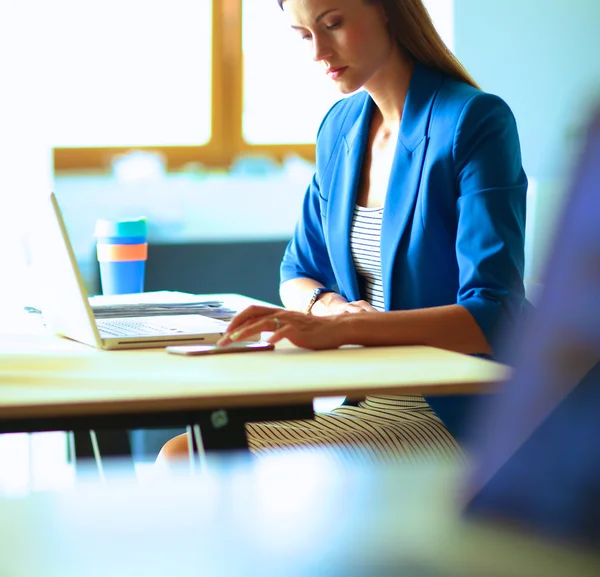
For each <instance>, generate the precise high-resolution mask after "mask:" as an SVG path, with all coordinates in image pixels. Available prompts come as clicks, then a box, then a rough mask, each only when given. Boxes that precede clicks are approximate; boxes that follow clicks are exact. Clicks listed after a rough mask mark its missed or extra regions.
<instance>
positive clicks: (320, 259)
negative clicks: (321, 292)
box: [280, 102, 340, 290]
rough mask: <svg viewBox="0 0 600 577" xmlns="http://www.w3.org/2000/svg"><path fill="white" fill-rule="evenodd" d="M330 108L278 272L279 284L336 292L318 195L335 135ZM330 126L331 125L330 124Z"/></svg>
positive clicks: (321, 127)
mask: <svg viewBox="0 0 600 577" xmlns="http://www.w3.org/2000/svg"><path fill="white" fill-rule="evenodd" d="M339 104H340V102H338V103H337V104H334V105H333V107H332V108H331V109H330V111H329V112H328V113H327V115H326V116H325V118H324V119H323V122H322V123H321V126H320V127H319V132H318V134H317V154H316V157H317V168H316V171H315V174H314V176H313V178H312V181H311V183H310V186H309V187H308V189H307V191H306V194H305V196H304V202H303V205H302V213H301V215H300V219H299V220H298V223H297V224H296V229H295V231H294V236H293V237H292V240H291V241H290V242H289V244H288V246H287V248H286V250H285V253H284V255H283V260H282V263H281V268H280V282H281V283H284V282H286V281H288V280H291V279H294V278H309V279H312V280H315V281H317V282H320V283H321V284H322V285H323V286H325V287H327V288H331V289H334V290H335V288H336V280H335V274H334V272H333V268H332V266H331V259H330V257H329V252H328V249H327V243H326V239H325V234H324V231H323V218H324V215H323V210H324V209H323V208H322V207H321V204H322V203H323V204H326V201H325V199H324V198H323V197H322V195H321V175H322V173H323V171H324V170H326V169H327V165H328V164H329V162H330V160H331V150H330V148H331V146H330V141H331V140H332V138H334V139H335V137H336V135H335V134H334V133H335V132H337V131H334V130H332V127H328V126H327V122H328V119H330V117H331V115H332V112H333V111H334V110H335V109H336V108H337V107H338V106H339ZM330 124H332V125H333V124H334V122H332V121H331V120H330Z"/></svg>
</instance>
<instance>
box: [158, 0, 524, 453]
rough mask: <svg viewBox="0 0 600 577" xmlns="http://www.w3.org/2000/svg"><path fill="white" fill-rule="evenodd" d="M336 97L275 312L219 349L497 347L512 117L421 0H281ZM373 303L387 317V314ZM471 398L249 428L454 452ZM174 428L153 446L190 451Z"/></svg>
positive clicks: (350, 445) (511, 284)
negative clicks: (281, 344)
mask: <svg viewBox="0 0 600 577" xmlns="http://www.w3.org/2000/svg"><path fill="white" fill-rule="evenodd" d="M279 4H280V6H281V7H282V9H283V10H284V12H285V13H286V14H287V16H288V17H289V19H290V21H291V25H292V28H293V29H294V30H295V31H296V32H297V33H298V34H300V35H301V36H302V38H303V39H304V40H305V41H306V42H307V43H308V44H309V45H310V47H311V50H312V55H313V58H314V60H315V61H316V62H318V63H319V64H320V65H321V66H322V67H323V69H324V72H325V73H326V74H327V75H328V76H329V78H330V79H331V80H332V82H334V83H335V84H336V85H337V87H338V88H339V90H340V91H341V92H342V93H344V94H349V93H353V92H356V91H357V90H359V89H360V88H363V89H364V90H363V91H361V92H358V93H357V94H354V95H353V96H350V97H349V98H347V99H343V100H341V101H340V102H338V103H337V104H335V105H334V106H333V107H332V109H331V110H330V111H329V113H328V114H327V116H326V117H325V119H324V121H323V123H322V125H321V128H320V130H319V134H318V137H317V159H316V164H317V168H316V173H315V176H314V178H313V181H312V183H311V185H310V187H309V188H308V191H307V193H306V197H305V201H304V206H303V212H302V217H301V218H300V221H299V223H298V225H297V228H296V231H295V234H294V237H293V239H292V241H291V242H290V244H289V246H288V248H287V250H286V253H285V256H284V258H283V263H282V266H281V288H280V293H281V298H282V301H283V303H284V304H285V306H286V309H287V310H282V309H272V308H262V307H252V308H250V309H248V310H246V311H244V312H242V313H241V314H240V315H238V316H237V317H236V318H235V319H234V321H233V322H232V323H231V326H230V329H229V332H228V333H227V335H226V336H225V337H224V338H223V340H222V344H223V345H226V344H228V343H230V342H232V341H236V340H243V339H244V338H246V337H247V336H249V335H251V334H255V333H256V332H258V331H274V334H273V336H272V337H271V339H270V340H271V342H277V341H279V340H281V339H283V338H287V339H289V340H290V341H291V342H293V343H294V344H296V345H299V346H301V347H307V348H312V349H327V348H336V347H339V346H341V345H344V344H358V345H366V346H377V345H411V344H413V345H414V344H419V345H430V346H434V347H440V348H445V349H449V350H453V351H459V352H462V353H469V354H485V355H490V354H493V353H494V351H495V349H496V344H497V338H498V332H499V328H500V327H502V328H506V327H507V326H510V325H514V324H515V323H516V322H517V321H518V319H519V317H520V315H521V312H522V309H523V308H524V304H525V299H524V288H523V269H524V229H525V195H526V190H527V179H526V176H525V174H524V172H523V168H522V164H521V153H520V145H519V139H518V134H517V129H516V124H515V120H514V117H513V115H512V113H511V111H510V109H509V108H508V106H507V105H506V104H505V103H504V102H503V101H502V100H501V99H500V98H498V97H496V96H493V95H490V94H486V93H484V92H482V91H480V90H479V89H478V87H477V85H476V84H475V82H474V81H473V79H472V78H471V77H470V76H469V75H468V73H467V72H466V71H465V70H464V68H463V67H462V66H461V65H460V63H459V62H458V61H457V60H456V59H455V58H454V56H453V55H452V54H451V53H450V52H449V51H448V49H447V48H446V47H445V45H444V44H443V42H442V40H441V39H440V37H439V36H438V34H437V32H436V30H435V28H434V27H433V25H432V23H431V20H430V18H429V16H428V14H427V11H426V9H425V8H424V6H423V4H422V2H421V0H395V1H394V0H389V1H384V0H344V1H343V2H339V1H337V0H280V1H279ZM383 311H385V312H383ZM468 403H469V399H468V398H464V397H463V398H440V397H438V398H432V399H426V400H424V399H423V398H422V397H377V398H368V399H366V401H363V402H361V403H359V404H358V406H342V407H340V408H339V409H336V410H335V411H333V412H332V413H330V414H326V415H317V417H316V418H315V420H314V421H301V422H282V423H273V424H267V423H265V424H256V425H248V428H247V431H248V438H249V444H250V447H251V449H253V450H255V451H261V450H268V449H270V448H277V447H286V446H313V445H323V444H325V445H330V444H333V445H342V446H344V447H346V448H347V449H348V450H352V451H355V450H356V447H361V451H362V452H361V456H366V457H372V458H374V459H377V458H379V459H381V458H384V459H396V458H399V459H406V458H411V457H414V456H415V455H416V456H418V457H419V458H423V457H425V458H427V457H433V458H438V457H440V456H451V457H452V456H456V455H459V454H460V447H459V445H458V443H457V441H456V438H457V437H458V436H459V435H460V428H461V425H462V424H463V423H464V420H465V412H466V409H467V406H468ZM186 451H187V441H186V439H185V437H184V436H181V437H178V438H176V439H173V440H172V441H170V442H169V443H167V445H165V447H164V448H163V452H162V456H163V457H165V458H171V457H176V456H179V455H184V454H186Z"/></svg>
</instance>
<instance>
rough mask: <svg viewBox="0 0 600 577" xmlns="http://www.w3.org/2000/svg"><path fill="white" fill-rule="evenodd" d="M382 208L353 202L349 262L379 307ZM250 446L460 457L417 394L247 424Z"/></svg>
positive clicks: (387, 457)
mask: <svg viewBox="0 0 600 577" xmlns="http://www.w3.org/2000/svg"><path fill="white" fill-rule="evenodd" d="M382 217H383V208H365V207H362V206H358V205H357V206H356V207H355V209H354V218H353V222H352V227H351V230H350V247H351V251H352V257H353V259H354V266H355V268H356V272H357V274H358V275H359V280H360V281H361V285H362V287H363V291H362V292H363V298H364V300H366V301H367V302H368V303H370V304H371V306H373V307H374V308H376V309H377V310H382V311H383V310H385V306H384V299H383V287H382V281H381V254H380V244H381V220H382ZM246 433H247V437H248V444H249V446H250V450H251V451H252V452H253V453H255V454H259V455H260V454H266V453H269V452H272V451H279V450H281V449H286V448H290V449H291V448H293V449H296V450H304V451H311V450H315V449H317V450H322V449H323V447H330V448H332V449H335V450H333V451H332V454H333V455H337V456H339V458H340V460H341V462H346V461H347V460H348V459H351V460H352V461H358V462H361V463H375V462H398V461H403V462H412V461H424V460H425V461H437V460H463V459H464V454H463V452H462V450H461V448H460V447H459V445H458V443H457V442H456V441H455V439H454V438H453V437H452V435H451V434H450V433H449V431H448V430H447V429H446V427H445V426H444V424H443V423H442V422H441V421H440V419H439V418H438V417H437V416H436V414H435V413H434V412H433V411H432V410H431V408H430V407H429V405H428V404H427V403H426V401H425V400H424V399H423V397H421V396H414V395H411V396H408V395H405V396H391V395H389V396H374V397H367V398H366V399H365V400H364V401H361V402H359V403H358V404H357V405H356V406H353V405H342V406H341V407H338V408H336V409H333V410H332V411H330V412H327V413H321V414H319V413H318V414H316V415H315V418H314V419H312V420H306V421H274V422H269V423H249V424H247V425H246Z"/></svg>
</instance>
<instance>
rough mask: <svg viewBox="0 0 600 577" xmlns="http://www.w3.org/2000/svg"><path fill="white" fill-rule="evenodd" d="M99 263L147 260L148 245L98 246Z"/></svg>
mask: <svg viewBox="0 0 600 577" xmlns="http://www.w3.org/2000/svg"><path fill="white" fill-rule="evenodd" d="M96 252H97V254H98V261H99V262H120V261H127V260H147V259H148V243H147V242H145V243H144V244H98V245H97V246H96Z"/></svg>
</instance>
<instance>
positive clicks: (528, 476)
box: [469, 108, 600, 574]
mask: <svg viewBox="0 0 600 577" xmlns="http://www.w3.org/2000/svg"><path fill="white" fill-rule="evenodd" d="M599 225H600V108H598V110H597V112H596V114H595V116H594V117H593V119H592V122H591V123H590V128H589V132H588V138H587V142H586V145H585V146H584V149H583V151H582V156H581V158H580V162H579V165H578V167H577V169H576V171H575V174H574V177H573V182H572V187H571V190H570V195H569V197H568V199H567V202H566V205H565V209H564V212H563V215H562V220H561V222H560V225H559V228H558V234H557V235H556V238H555V243H554V248H553V251H552V252H551V255H550V258H549V259H548V264H547V270H546V273H545V278H544V281H543V283H544V285H545V289H544V291H543V293H542V296H541V299H540V302H539V306H538V308H537V311H536V312H535V313H534V315H533V316H532V318H531V322H530V323H529V325H528V326H527V327H525V330H523V331H522V332H521V334H519V335H516V336H515V338H514V339H513V342H512V346H513V347H514V349H513V350H512V351H509V355H508V356H509V358H511V359H514V360H515V362H514V365H515V368H516V372H515V377H514V379H513V380H512V381H511V382H510V383H508V385H507V387H506V389H505V392H504V393H503V395H501V396H500V397H499V398H497V399H494V400H493V401H491V402H489V406H488V407H487V410H483V411H482V413H481V414H480V415H479V417H480V420H479V421H478V422H477V423H476V425H475V427H474V431H473V433H474V435H473V437H474V439H477V441H476V449H475V452H476V455H477V457H478V464H479V466H478V469H477V472H476V475H475V476H474V478H473V482H472V486H471V490H472V491H473V492H475V494H476V495H475V497H474V499H473V501H472V502H471V504H470V507H469V511H471V512H474V513H478V514H483V515H487V516H489V515H492V516H494V517H496V518H501V519H504V520H506V521H508V522H510V523H511V524H519V525H520V526H522V527H526V528H529V529H535V530H537V531H540V532H542V533H544V534H548V535H552V536H554V537H558V538H561V539H569V540H572V541H574V542H578V543H584V544H587V545H592V546H594V547H597V546H598V545H599V544H600V418H599V415H600V363H599V361H600V226H599ZM568 572H569V573H570V574H577V573H571V572H570V570H569V571H568Z"/></svg>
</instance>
